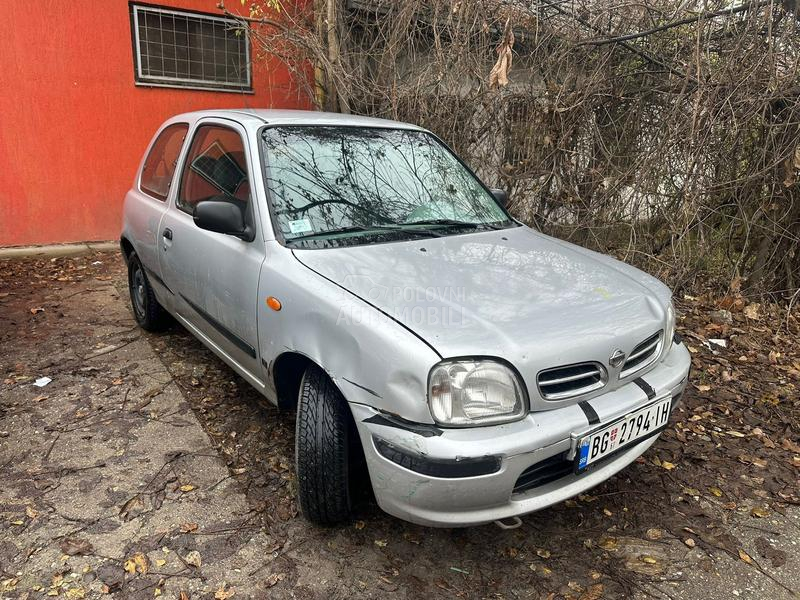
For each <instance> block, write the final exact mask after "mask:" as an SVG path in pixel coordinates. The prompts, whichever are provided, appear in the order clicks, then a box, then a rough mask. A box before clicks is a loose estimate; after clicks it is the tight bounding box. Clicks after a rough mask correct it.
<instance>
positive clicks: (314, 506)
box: [295, 365, 356, 525]
mask: <svg viewBox="0 0 800 600" xmlns="http://www.w3.org/2000/svg"><path fill="white" fill-rule="evenodd" d="M355 435H356V432H355V431H354V428H353V427H352V416H351V414H350V408H349V407H348V406H347V401H346V400H345V399H344V396H342V393H341V392H340V391H339V390H338V388H337V387H336V386H335V385H334V383H333V381H331V379H330V377H328V375H327V374H326V373H325V372H324V371H323V370H322V369H320V368H319V367H318V366H316V365H311V366H309V367H308V368H307V369H306V372H305V373H304V375H303V379H302V381H301V382H300V393H299V396H298V401H297V423H296V431H295V468H296V472H297V493H298V499H299V505H300V511H301V512H302V513H303V515H304V516H305V517H306V518H307V519H308V520H309V521H311V522H312V523H316V524H318V525H333V524H336V523H341V522H343V521H347V520H349V519H350V516H351V511H352V501H351V494H350V491H351V458H352V454H354V452H353V450H354V442H355V441H356V440H354V439H352V438H353V436H355Z"/></svg>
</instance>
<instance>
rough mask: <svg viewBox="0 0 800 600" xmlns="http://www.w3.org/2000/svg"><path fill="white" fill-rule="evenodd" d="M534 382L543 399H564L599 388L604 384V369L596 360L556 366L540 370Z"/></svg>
mask: <svg viewBox="0 0 800 600" xmlns="http://www.w3.org/2000/svg"><path fill="white" fill-rule="evenodd" d="M536 383H537V385H538V386H539V392H540V393H541V394H542V398H544V399H545V400H564V399H565V398H572V397H574V396H580V395H581V394H586V393H589V392H592V391H594V390H599V389H600V388H601V387H603V386H604V385H605V384H606V370H605V369H604V368H603V366H602V365H601V364H600V363H596V362H586V363H579V364H576V365H567V366H565V367H556V368H554V369H546V370H545V371H541V372H540V373H539V375H538V376H537V377H536Z"/></svg>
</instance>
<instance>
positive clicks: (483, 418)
mask: <svg viewBox="0 0 800 600" xmlns="http://www.w3.org/2000/svg"><path fill="white" fill-rule="evenodd" d="M522 390H523V388H522V385H521V383H520V381H519V378H518V377H517V375H516V373H514V372H513V371H512V370H511V369H510V368H508V367H507V366H506V365H504V364H502V363H500V362H496V361H493V360H478V359H475V360H469V359H467V360H453V361H445V362H443V363H440V364H438V365H436V366H435V367H434V368H433V370H432V371H431V374H430V377H429V378H428V402H429V403H430V408H431V415H432V416H433V419H434V421H436V422H437V423H439V424H441V425H450V426H457V427H468V426H470V425H490V424H496V423H506V422H508V421H516V420H517V419H521V418H522V417H523V416H525V413H526V412H527V406H526V399H525V394H524V392H523V391H522Z"/></svg>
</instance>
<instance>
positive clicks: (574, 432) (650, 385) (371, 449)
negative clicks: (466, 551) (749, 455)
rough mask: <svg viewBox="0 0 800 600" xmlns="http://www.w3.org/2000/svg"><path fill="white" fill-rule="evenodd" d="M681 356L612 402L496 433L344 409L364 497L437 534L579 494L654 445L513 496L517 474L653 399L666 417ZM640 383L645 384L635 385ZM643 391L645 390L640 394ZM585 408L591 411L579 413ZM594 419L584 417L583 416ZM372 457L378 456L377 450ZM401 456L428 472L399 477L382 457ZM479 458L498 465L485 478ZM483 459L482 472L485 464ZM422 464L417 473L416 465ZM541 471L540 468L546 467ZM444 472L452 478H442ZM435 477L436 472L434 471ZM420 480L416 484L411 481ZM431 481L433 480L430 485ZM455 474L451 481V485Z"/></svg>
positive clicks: (597, 401) (682, 376)
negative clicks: (353, 428)
mask: <svg viewBox="0 0 800 600" xmlns="http://www.w3.org/2000/svg"><path fill="white" fill-rule="evenodd" d="M690 362H691V361H690V357H689V353H688V351H687V350H686V347H685V345H683V344H680V343H676V344H674V345H673V347H672V349H671V351H670V352H669V354H668V355H667V356H666V358H665V359H664V360H663V361H662V362H660V363H659V364H658V365H657V366H656V367H655V368H653V369H652V370H651V371H649V372H648V373H647V374H646V375H644V376H643V377H640V378H638V384H637V383H634V382H631V383H629V384H627V385H624V386H622V387H620V388H618V389H616V390H614V391H612V392H609V393H607V394H603V395H601V396H597V397H595V398H593V399H591V400H589V401H588V402H586V403H581V404H584V407H583V408H581V406H580V405H578V404H575V405H571V406H566V407H563V408H559V409H554V410H550V411H543V412H536V413H529V414H528V415H527V417H526V418H524V419H522V420H520V421H516V422H514V423H508V424H504V425H496V426H491V427H475V428H469V429H439V428H435V427H425V426H415V425H413V424H407V426H406V424H404V423H403V422H402V421H398V420H394V419H386V418H383V417H382V416H381V415H380V414H379V413H378V412H377V411H376V410H375V409H373V408H371V407H368V406H365V405H363V404H354V403H353V404H351V405H350V407H351V409H352V411H353V417H354V418H355V421H356V423H357V426H358V431H359V435H360V437H361V442H362V446H363V448H364V454H365V456H366V459H367V465H368V468H369V473H370V478H371V480H372V487H373V490H374V492H375V497H376V499H377V501H378V504H379V505H380V507H381V508H382V509H383V510H385V511H386V512H388V513H389V514H392V515H394V516H396V517H399V518H401V519H405V520H407V521H411V522H414V523H419V524H422V525H430V526H436V527H460V526H466V525H478V524H482V523H489V522H492V521H495V520H498V519H505V518H508V517H513V516H519V515H523V514H527V513H531V512H534V511H537V510H540V509H542V508H546V507H547V506H551V505H552V504H555V503H558V502H561V501H563V500H565V499H567V498H570V497H572V496H575V495H577V494H580V493H582V492H584V491H586V490H588V489H590V488H592V487H594V486H596V485H597V484H599V483H601V482H603V481H604V480H606V479H608V478H609V477H611V476H612V475H614V474H615V473H617V472H618V471H620V470H621V469H623V468H624V467H626V466H627V465H629V464H630V463H631V462H633V461H634V460H635V459H636V458H637V457H638V456H640V455H641V454H642V453H643V452H644V451H645V450H647V448H649V447H650V446H651V445H652V444H653V443H654V442H655V441H656V439H657V438H658V436H657V435H655V436H652V437H649V438H647V439H644V440H642V441H640V442H639V443H637V444H635V445H633V446H630V447H628V448H625V449H622V450H620V451H619V452H617V453H616V454H614V455H612V456H610V457H608V458H607V459H604V460H603V461H600V462H598V464H597V465H595V466H593V467H592V468H590V469H589V470H587V471H586V472H584V473H582V474H579V475H576V474H574V473H571V472H570V473H566V474H563V475H560V476H559V477H558V479H555V480H554V481H549V482H547V479H545V480H544V483H542V484H541V485H537V486H535V487H533V488H531V489H526V490H524V491H518V492H515V491H514V488H515V486H516V485H517V483H518V480H519V479H520V476H521V475H522V474H523V472H525V471H526V469H529V467H531V466H533V465H539V464H540V463H541V462H542V461H545V460H546V459H551V460H550V461H549V463H553V462H554V461H555V462H556V463H558V462H559V461H558V459H557V458H554V457H558V456H559V455H561V456H563V457H565V458H566V457H569V458H571V456H572V452H573V451H574V447H575V441H574V440H575V439H576V438H577V437H579V436H580V435H581V434H583V433H585V432H588V431H590V430H592V429H594V428H596V427H598V426H599V424H598V422H596V421H595V422H593V423H590V421H589V418H590V417H587V414H589V415H591V417H592V418H594V416H595V415H594V414H593V413H596V416H597V418H598V419H599V423H610V422H611V421H613V420H615V419H617V418H620V417H622V416H624V415H626V414H628V413H630V412H631V411H633V410H635V409H637V408H640V407H641V406H643V405H646V404H647V403H648V402H650V401H651V399H652V398H654V397H655V398H664V397H666V396H667V395H670V396H672V398H673V399H674V400H673V404H672V408H673V409H674V408H675V406H676V405H677V403H678V401H679V399H680V396H681V394H682V393H683V390H684V388H685V387H686V383H687V380H688V374H689V366H690ZM642 380H644V381H642ZM642 384H644V385H642ZM585 404H589V405H590V409H589V410H585V409H586V406H585ZM592 409H593V412H592ZM379 447H380V449H381V452H379V449H378V448H379ZM387 447H390V448H394V449H396V450H397V451H399V452H400V453H402V455H403V456H406V457H410V456H413V457H418V458H419V459H420V460H421V461H422V462H423V463H424V464H426V465H428V466H430V465H433V467H432V468H426V469H420V468H419V467H418V465H417V464H411V463H405V462H404V464H409V466H410V467H411V468H413V469H415V470H411V468H406V467H404V466H401V465H400V464H397V462H398V461H397V460H396V459H395V460H394V461H393V460H389V459H388V458H387V457H386V456H385V455H386V454H387V452H386V448H387ZM487 457H491V459H495V460H496V461H497V465H496V467H495V468H494V469H493V470H492V472H488V471H489V470H490V469H489V468H487V467H486V463H487V461H486V460H485V459H486V458H487ZM491 459H490V460H489V461H488V462H491ZM482 460H483V463H482V464H483V465H484V466H483V471H482V472H484V473H486V474H482V475H477V476H470V475H469V465H471V464H481V461H482ZM420 464H422V463H420ZM545 464H547V463H545ZM449 466H456V468H455V470H454V471H453V470H451V471H447V469H448V468H449ZM439 468H443V469H445V470H444V471H438V470H437V469H439ZM420 470H423V471H424V472H425V474H423V473H421V472H419V471H420ZM430 473H436V474H437V475H444V476H437V475H431V474H430ZM454 474H455V475H454Z"/></svg>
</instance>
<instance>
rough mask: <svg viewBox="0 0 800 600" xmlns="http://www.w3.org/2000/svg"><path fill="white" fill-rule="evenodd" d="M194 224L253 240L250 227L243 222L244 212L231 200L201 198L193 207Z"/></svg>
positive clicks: (209, 229) (248, 240) (201, 227)
mask: <svg viewBox="0 0 800 600" xmlns="http://www.w3.org/2000/svg"><path fill="white" fill-rule="evenodd" d="M192 216H193V217H194V224H195V225H197V226H198V227H199V228H200V229H206V230H208V231H214V232H216V233H225V234H227V235H232V236H235V237H238V238H240V239H242V240H245V241H247V242H251V241H253V238H254V235H253V231H252V228H251V227H249V226H248V225H247V223H245V219H244V213H243V212H242V209H241V208H239V207H238V206H237V205H236V204H234V203H233V202H227V201H225V200H203V201H202V202H198V203H197V204H196V205H195V207H194V214H193V215H192Z"/></svg>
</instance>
